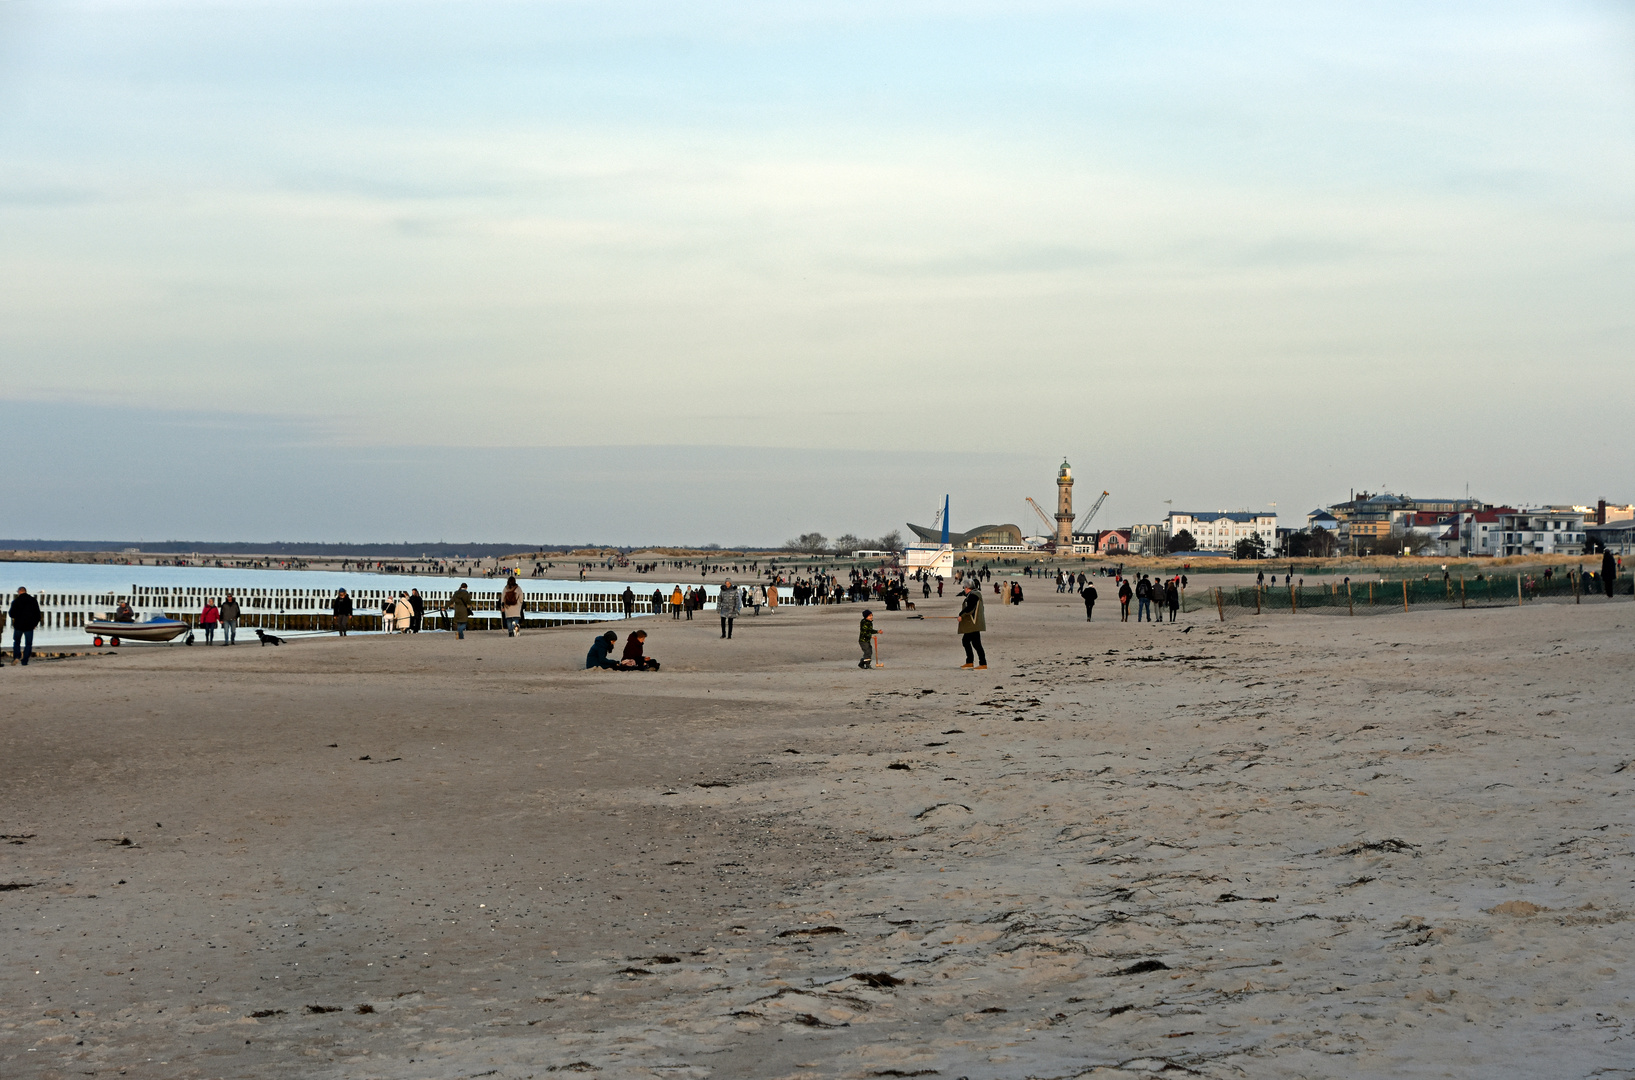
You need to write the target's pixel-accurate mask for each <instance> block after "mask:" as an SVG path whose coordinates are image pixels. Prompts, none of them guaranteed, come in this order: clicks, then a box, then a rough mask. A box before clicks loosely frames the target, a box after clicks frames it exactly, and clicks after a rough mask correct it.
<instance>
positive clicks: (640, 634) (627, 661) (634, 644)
mask: <svg viewBox="0 0 1635 1080" xmlns="http://www.w3.org/2000/svg"><path fill="white" fill-rule="evenodd" d="M646 644H647V631H646V630H632V631H631V632H630V633H629V634H626V635H625V639H624V659H623V660H621V661H620V663H619V666H620V667H633V668H635V669H636V670H637V671H657V670H658V669H659V662H658V661H657V660H655V659H653V658H652V657H651V656H647V655H645V654H644V653H643V651H642V649H643V647H644V646H645V645H646Z"/></svg>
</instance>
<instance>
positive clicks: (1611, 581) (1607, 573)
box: [1601, 551, 1618, 599]
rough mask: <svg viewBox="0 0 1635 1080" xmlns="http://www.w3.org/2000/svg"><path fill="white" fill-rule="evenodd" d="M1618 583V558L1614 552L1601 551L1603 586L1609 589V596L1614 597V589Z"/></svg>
mask: <svg viewBox="0 0 1635 1080" xmlns="http://www.w3.org/2000/svg"><path fill="white" fill-rule="evenodd" d="M1617 583H1618V560H1617V559H1615V558H1613V557H1612V552H1610V551H1603V552H1602V553H1601V588H1603V589H1605V590H1606V591H1607V597H1608V599H1610V598H1611V597H1612V592H1613V589H1614V588H1616V586H1617Z"/></svg>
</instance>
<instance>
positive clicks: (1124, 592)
mask: <svg viewBox="0 0 1635 1080" xmlns="http://www.w3.org/2000/svg"><path fill="white" fill-rule="evenodd" d="M1134 595H1135V594H1134V593H1132V592H1131V591H1130V583H1129V582H1128V581H1121V582H1119V583H1118V621H1119V622H1129V621H1130V597H1132V596H1134Z"/></svg>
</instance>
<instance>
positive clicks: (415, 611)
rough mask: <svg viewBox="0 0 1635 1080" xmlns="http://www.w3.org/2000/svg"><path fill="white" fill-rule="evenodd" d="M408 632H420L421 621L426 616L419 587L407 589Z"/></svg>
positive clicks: (423, 600) (424, 604)
mask: <svg viewBox="0 0 1635 1080" xmlns="http://www.w3.org/2000/svg"><path fill="white" fill-rule="evenodd" d="M409 612H410V615H409V633H411V634H418V633H420V624H421V621H422V620H424V619H425V617H426V601H425V599H424V598H422V597H421V595H420V590H419V589H410V590H409Z"/></svg>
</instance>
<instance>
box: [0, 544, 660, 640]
mask: <svg viewBox="0 0 1635 1080" xmlns="http://www.w3.org/2000/svg"><path fill="white" fill-rule="evenodd" d="M518 580H519V581H520V582H521V584H522V587H523V591H524V593H525V594H526V595H527V596H528V598H529V599H530V600H536V599H541V600H542V599H546V598H547V597H551V598H555V597H582V598H586V599H589V600H592V601H593V602H595V603H597V604H598V605H599V606H602V605H612V602H613V601H614V600H615V599H616V598H617V597H618V596H619V595H620V594H621V593H623V592H624V590H625V587H626V586H627V585H628V586H629V587H630V589H631V591H633V592H634V593H635V594H636V596H637V598H638V600H640V599H641V598H644V597H651V596H652V594H653V590H654V589H659V590H661V591H663V593H664V594H665V595H666V596H668V595H669V594H670V591H671V590H672V589H673V588H675V586H676V585H677V584H678V583H677V582H676V581H673V580H660V579H658V578H647V579H645V580H631V581H584V582H580V581H572V580H569V581H563V580H559V579H554V578H519V579H518ZM461 582H465V583H466V584H468V585H469V586H470V589H471V591H472V593H474V594H478V595H481V594H483V593H493V592H497V591H498V590H499V589H501V588H503V587H504V585H505V579H504V578H472V577H466V578H459V577H439V576H434V575H429V574H366V573H359V572H353V571H334V570H240V569H233V568H228V567H215V566H109V565H106V564H89V563H33V562H0V589H4V596H5V598H6V599H5V603H6V604H8V605H9V604H10V602H11V599H10V598H11V597H12V595H14V594H15V593H16V592H17V587H18V586H20V585H21V586H26V587H27V589H28V591H29V592H31V593H33V594H34V595H35V596H36V597H38V598H40V600H41V603H42V606H44V607H45V608H46V611H47V613H48V615H51V614H54V613H64V612H73V613H93V612H103V611H107V610H110V609H111V608H112V606H113V605H112V604H110V603H107V602H106V599H107V598H108V597H110V596H112V597H132V596H134V603H133V606H134V607H135V608H136V610H137V612H138V616H139V618H142V619H146V618H147V617H148V616H149V615H151V614H155V613H157V608H156V607H155V606H152V605H145V604H144V603H143V601H142V596H143V594H144V593H146V592H148V591H160V592H164V593H168V594H170V595H172V596H175V595H177V594H179V593H180V594H185V595H186V596H187V598H188V602H187V603H186V604H181V603H179V602H178V603H177V604H173V605H171V610H177V608H178V607H179V608H181V610H185V611H191V612H195V613H196V612H198V611H199V610H200V609H201V608H202V607H203V606H204V599H205V598H206V597H215V598H217V599H219V598H220V597H221V596H222V594H223V593H226V592H232V593H234V594H235V595H238V596H240V597H241V598H242V597H243V596H245V595H247V594H252V593H254V592H255V591H256V590H261V591H264V592H265V591H271V590H284V591H285V594H286V595H288V594H290V593H297V594H305V595H307V596H309V597H314V596H315V597H319V598H322V597H330V596H333V595H334V594H335V592H336V591H337V590H339V589H346V590H347V591H348V592H349V593H351V594H352V596H353V597H354V604H355V605H356V609H357V611H358V612H359V613H360V614H362V613H365V612H378V611H379V610H380V605H379V600H378V599H377V598H378V597H380V596H382V595H394V596H395V595H396V594H397V593H399V592H407V591H408V590H409V589H419V590H420V591H421V592H422V593H441V594H447V593H449V592H452V591H453V590H454V589H457V588H459V586H460V584H461ZM680 584H681V585H682V587H683V588H687V587H688V586H689V585H690V584H692V583H688V582H682V583H680ZM484 606H487V605H484ZM313 608H317V609H318V610H320V611H327V610H328V604H327V603H325V604H323V605H322V606H321V607H319V606H318V605H316V604H313V605H310V606H305V607H304V608H303V609H302V610H300V611H299V612H298V613H300V614H310V613H311V612H312V609H313ZM290 610H292V611H295V610H296V609H295V608H294V607H293V605H292V606H291V609H290ZM638 610H640V609H638ZM542 617H562V616H559V615H554V614H553V615H551V616H542ZM572 618H573V619H575V620H577V621H583V622H595V621H598V620H602V619H617V618H622V614H621V613H619V612H617V611H589V612H576V613H574V614H573V616H572ZM52 621H55V620H52ZM251 636H252V637H253V634H252V635H251ZM89 640H90V637H89V636H88V635H87V634H86V633H85V632H84V631H83V630H81V629H80V628H79V627H77V626H73V627H62V628H57V627H54V626H53V627H41V628H40V629H39V630H38V631H36V632H35V635H34V643H35V645H36V646H43V645H52V646H56V645H83V644H85V643H86V642H87V641H89ZM5 644H6V647H7V648H8V649H9V648H10V644H11V634H10V627H9V626H8V627H7V633H6V636H5Z"/></svg>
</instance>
